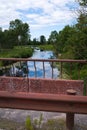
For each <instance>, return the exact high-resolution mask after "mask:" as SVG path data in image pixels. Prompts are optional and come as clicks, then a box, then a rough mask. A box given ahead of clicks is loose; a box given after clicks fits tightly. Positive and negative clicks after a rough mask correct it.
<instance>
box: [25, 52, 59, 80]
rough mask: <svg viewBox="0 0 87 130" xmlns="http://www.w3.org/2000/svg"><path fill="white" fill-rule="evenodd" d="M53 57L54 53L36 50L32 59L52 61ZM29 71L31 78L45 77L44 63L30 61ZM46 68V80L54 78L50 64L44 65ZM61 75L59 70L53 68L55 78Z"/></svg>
mask: <svg viewBox="0 0 87 130" xmlns="http://www.w3.org/2000/svg"><path fill="white" fill-rule="evenodd" d="M51 57H54V55H53V52H52V51H40V50H35V52H34V54H33V56H32V57H31V58H32V59H50V58H51ZM27 64H28V69H29V73H28V76H29V77H35V76H36V77H39V78H43V77H44V71H43V63H42V62H35V63H34V62H33V61H28V63H27ZM35 68H36V73H35ZM44 68H45V78H52V67H51V64H50V63H49V62H45V63H44ZM58 75H59V71H58V69H57V68H53V78H57V77H58Z"/></svg>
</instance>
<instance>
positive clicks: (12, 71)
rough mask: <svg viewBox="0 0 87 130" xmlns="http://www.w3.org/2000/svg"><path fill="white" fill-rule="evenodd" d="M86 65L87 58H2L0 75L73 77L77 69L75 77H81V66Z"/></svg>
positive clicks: (0, 59)
mask: <svg viewBox="0 0 87 130" xmlns="http://www.w3.org/2000/svg"><path fill="white" fill-rule="evenodd" d="M85 65H87V60H69V59H65V60H64V59H59V60H58V59H30V58H28V59H27V58H26V59H25V58H0V76H12V77H13V76H15V77H41V78H61V79H62V78H67V76H68V78H69V79H73V77H72V74H73V73H74V70H75V78H76V79H81V75H80V72H81V69H80V68H82V67H83V66H85ZM64 68H67V70H68V71H67V72H66V70H65V69H64ZM64 75H65V77H64Z"/></svg>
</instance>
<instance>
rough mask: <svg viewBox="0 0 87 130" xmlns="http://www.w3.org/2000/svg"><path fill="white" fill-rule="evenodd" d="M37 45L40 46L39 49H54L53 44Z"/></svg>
mask: <svg viewBox="0 0 87 130" xmlns="http://www.w3.org/2000/svg"><path fill="white" fill-rule="evenodd" d="M37 47H38V48H40V50H47V51H49V50H51V51H54V46H53V45H38V46H37Z"/></svg>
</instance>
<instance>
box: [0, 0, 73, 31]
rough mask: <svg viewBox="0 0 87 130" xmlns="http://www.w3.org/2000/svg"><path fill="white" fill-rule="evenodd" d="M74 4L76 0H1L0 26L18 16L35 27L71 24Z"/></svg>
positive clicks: (31, 26) (4, 25) (7, 23)
mask: <svg viewBox="0 0 87 130" xmlns="http://www.w3.org/2000/svg"><path fill="white" fill-rule="evenodd" d="M74 4H75V0H0V27H6V26H8V25H9V22H10V21H11V20H14V19H16V18H18V19H21V20H22V21H23V22H27V23H29V24H30V28H33V29H34V28H36V27H37V28H38V27H39V28H41V27H42V28H43V27H44V26H45V27H46V26H47V27H48V26H52V25H58V24H59V25H60V26H62V25H64V24H70V23H72V20H73V17H72V12H71V11H70V9H71V7H72V6H74ZM69 5H70V6H69ZM31 9H33V11H32V13H31ZM59 25H58V26H59Z"/></svg>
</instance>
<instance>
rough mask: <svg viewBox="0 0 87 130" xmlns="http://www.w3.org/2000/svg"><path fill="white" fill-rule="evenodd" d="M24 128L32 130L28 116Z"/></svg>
mask: <svg viewBox="0 0 87 130" xmlns="http://www.w3.org/2000/svg"><path fill="white" fill-rule="evenodd" d="M25 127H26V130H34V128H33V125H32V123H31V119H30V116H28V117H27V118H26V122H25Z"/></svg>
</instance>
